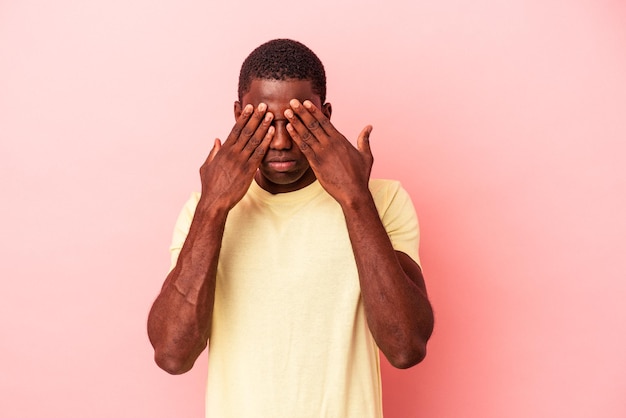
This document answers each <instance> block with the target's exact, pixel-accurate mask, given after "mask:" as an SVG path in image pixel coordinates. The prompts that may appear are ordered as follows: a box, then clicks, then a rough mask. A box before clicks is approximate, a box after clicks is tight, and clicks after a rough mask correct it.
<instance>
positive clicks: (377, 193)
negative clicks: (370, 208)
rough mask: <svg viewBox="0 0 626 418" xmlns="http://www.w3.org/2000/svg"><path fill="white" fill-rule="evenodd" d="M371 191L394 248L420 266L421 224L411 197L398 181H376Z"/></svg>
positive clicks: (372, 184) (373, 182)
mask: <svg viewBox="0 0 626 418" xmlns="http://www.w3.org/2000/svg"><path fill="white" fill-rule="evenodd" d="M370 189H371V191H372V195H373V196H374V201H375V202H376V207H377V209H378V214H379V216H380V219H381V220H382V223H383V225H384V227H385V230H386V231H387V234H388V235H389V239H390V240H391V244H392V245H393V248H394V249H395V250H396V251H402V252H403V253H405V254H407V255H408V256H409V257H411V258H412V259H413V260H414V261H415V262H416V263H417V264H420V258H419V240H420V231H419V222H418V219H417V214H416V213H415V208H414V206H413V202H412V201H411V197H410V196H409V194H408V193H407V191H406V190H405V189H404V188H403V187H402V185H401V184H400V182H398V181H388V180H387V181H384V180H378V181H376V180H374V181H372V183H371V185H370Z"/></svg>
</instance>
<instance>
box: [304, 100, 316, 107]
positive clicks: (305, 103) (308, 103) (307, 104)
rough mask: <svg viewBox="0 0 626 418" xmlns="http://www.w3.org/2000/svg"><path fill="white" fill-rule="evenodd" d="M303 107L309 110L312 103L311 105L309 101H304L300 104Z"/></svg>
mask: <svg viewBox="0 0 626 418" xmlns="http://www.w3.org/2000/svg"><path fill="white" fill-rule="evenodd" d="M302 104H303V105H304V107H306V108H307V109H310V108H311V107H312V106H313V103H311V101H310V100H305V101H304V103H302Z"/></svg>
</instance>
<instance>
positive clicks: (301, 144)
mask: <svg viewBox="0 0 626 418" xmlns="http://www.w3.org/2000/svg"><path fill="white" fill-rule="evenodd" d="M287 111H288V110H287ZM287 111H285V113H286V112H287ZM286 128H287V132H288V133H289V136H291V139H292V140H293V142H295V143H296V145H297V146H298V148H300V151H302V153H303V154H304V156H305V157H306V159H307V160H308V161H309V164H310V165H311V167H312V168H315V167H316V165H317V158H316V156H315V150H314V149H313V148H311V142H313V141H310V138H312V136H311V137H310V138H309V141H308V142H307V141H304V140H303V139H302V137H301V136H300V134H299V133H298V131H296V130H295V128H294V127H293V125H292V124H291V122H290V123H287V125H286Z"/></svg>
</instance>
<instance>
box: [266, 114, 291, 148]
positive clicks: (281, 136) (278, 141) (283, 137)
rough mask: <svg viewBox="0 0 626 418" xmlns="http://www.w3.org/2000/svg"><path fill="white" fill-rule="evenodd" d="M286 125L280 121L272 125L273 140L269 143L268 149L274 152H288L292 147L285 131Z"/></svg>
mask: <svg viewBox="0 0 626 418" xmlns="http://www.w3.org/2000/svg"><path fill="white" fill-rule="evenodd" d="M286 126H287V124H286V123H285V122H282V121H276V123H275V124H274V129H275V132H274V138H272V142H271V143H270V148H271V149H275V150H289V149H291V146H292V145H293V142H292V140H291V135H289V132H288V131H287V127H286Z"/></svg>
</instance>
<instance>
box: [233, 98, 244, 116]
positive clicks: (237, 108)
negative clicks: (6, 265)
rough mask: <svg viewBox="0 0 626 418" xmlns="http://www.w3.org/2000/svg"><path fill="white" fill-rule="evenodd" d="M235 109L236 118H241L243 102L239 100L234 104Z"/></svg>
mask: <svg viewBox="0 0 626 418" xmlns="http://www.w3.org/2000/svg"><path fill="white" fill-rule="evenodd" d="M233 110H234V112H235V120H237V119H239V116H241V111H242V108H241V102H240V101H239V100H237V101H236V102H235V104H234V106H233Z"/></svg>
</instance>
